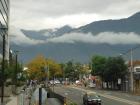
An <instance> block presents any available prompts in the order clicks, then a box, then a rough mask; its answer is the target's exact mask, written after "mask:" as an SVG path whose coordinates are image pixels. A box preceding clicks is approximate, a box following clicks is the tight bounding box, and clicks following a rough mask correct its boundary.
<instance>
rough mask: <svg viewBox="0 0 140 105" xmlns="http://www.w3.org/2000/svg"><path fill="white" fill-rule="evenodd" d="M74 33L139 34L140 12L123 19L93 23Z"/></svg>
mask: <svg viewBox="0 0 140 105" xmlns="http://www.w3.org/2000/svg"><path fill="white" fill-rule="evenodd" d="M75 31H76V32H84V33H88V32H91V33H93V34H98V33H101V32H116V33H117V32H135V33H138V34H140V12H139V13H136V14H134V15H133V16H131V17H129V18H125V19H120V20H103V21H97V22H93V23H90V24H87V25H85V26H82V27H80V28H78V29H76V30H75Z"/></svg>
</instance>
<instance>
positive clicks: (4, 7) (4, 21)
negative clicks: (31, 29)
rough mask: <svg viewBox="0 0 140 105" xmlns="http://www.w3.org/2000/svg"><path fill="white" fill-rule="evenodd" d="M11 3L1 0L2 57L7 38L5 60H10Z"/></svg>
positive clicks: (0, 35) (0, 49)
mask: <svg viewBox="0 0 140 105" xmlns="http://www.w3.org/2000/svg"><path fill="white" fill-rule="evenodd" d="M9 1H10V0H0V53H1V55H2V51H3V46H2V43H3V39H4V36H5V60H9V36H8V30H9V9H10V8H9Z"/></svg>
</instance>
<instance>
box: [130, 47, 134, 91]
mask: <svg viewBox="0 0 140 105" xmlns="http://www.w3.org/2000/svg"><path fill="white" fill-rule="evenodd" d="M130 83H131V84H130V85H131V92H132V93H133V91H134V81H133V50H132V49H131V68H130Z"/></svg>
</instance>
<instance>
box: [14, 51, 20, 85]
mask: <svg viewBox="0 0 140 105" xmlns="http://www.w3.org/2000/svg"><path fill="white" fill-rule="evenodd" d="M14 52H15V57H16V58H15V60H16V67H15V85H16V84H17V70H18V53H19V51H17V50H16V51H14Z"/></svg>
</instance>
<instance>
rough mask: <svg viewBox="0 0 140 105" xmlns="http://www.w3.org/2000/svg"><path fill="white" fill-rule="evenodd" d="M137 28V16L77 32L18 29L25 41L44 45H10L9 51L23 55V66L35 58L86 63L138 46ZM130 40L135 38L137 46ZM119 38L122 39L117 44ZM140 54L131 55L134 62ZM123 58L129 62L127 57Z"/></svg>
mask: <svg viewBox="0 0 140 105" xmlns="http://www.w3.org/2000/svg"><path fill="white" fill-rule="evenodd" d="M139 27H140V12H138V13H136V14H134V15H132V16H130V17H128V18H124V19H118V20H102V21H96V22H92V23H90V24H87V25H85V26H81V27H79V28H72V27H70V26H68V25H66V26H63V27H61V28H55V29H42V30H25V29H21V32H22V33H23V34H24V35H25V36H26V37H27V38H29V39H31V40H41V41H43V42H45V43H38V44H35V45H25V46H23V45H20V44H15V43H14V42H12V44H11V47H12V49H18V50H19V51H21V52H22V53H21V55H20V60H22V61H23V62H25V63H26V62H27V61H28V60H31V59H32V58H33V57H35V56H36V55H38V54H43V55H44V56H45V57H47V58H52V59H55V60H57V61H59V62H65V61H68V60H74V61H77V62H82V63H88V62H89V60H90V58H91V56H93V55H103V56H119V54H120V53H124V52H127V51H128V50H129V49H131V48H133V47H135V46H138V45H139V44H140V43H139V36H140V29H139ZM110 34H111V35H110ZM124 36H125V37H124ZM127 36H128V37H127ZM133 36H134V38H135V37H136V39H135V40H136V43H135V40H134V39H133ZM118 37H119V38H118ZM115 38H116V39H115ZM120 38H122V39H121V40H119V39H120ZM129 40H130V41H129ZM114 41H115V42H114ZM139 53H140V49H139V48H137V49H136V50H135V51H134V58H135V59H139V58H140V56H139ZM124 58H125V59H127V60H128V59H129V58H130V57H129V53H127V54H126V55H125V56H124Z"/></svg>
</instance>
